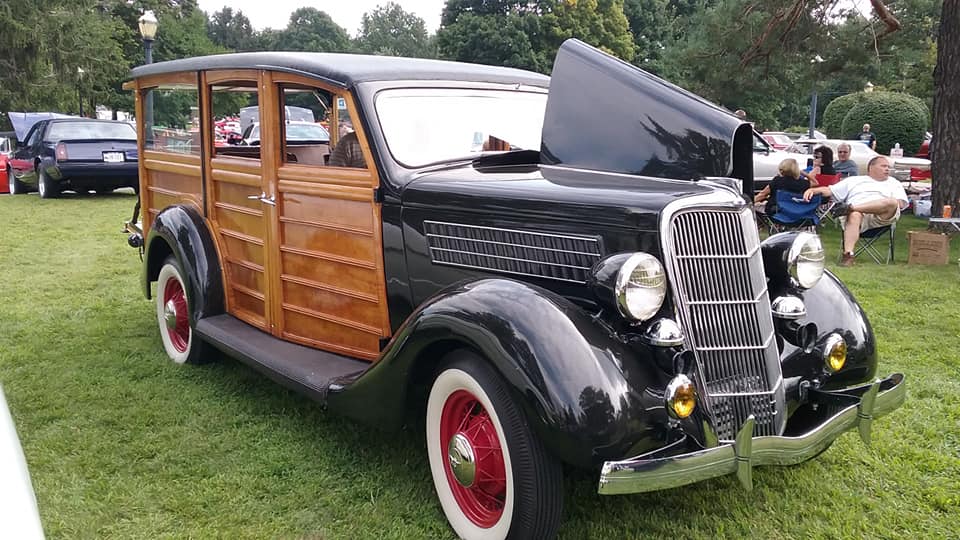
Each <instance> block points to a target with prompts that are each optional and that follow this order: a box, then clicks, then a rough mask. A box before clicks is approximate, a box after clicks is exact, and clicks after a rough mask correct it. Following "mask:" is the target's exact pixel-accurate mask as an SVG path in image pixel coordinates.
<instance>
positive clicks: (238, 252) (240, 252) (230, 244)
mask: <svg viewBox="0 0 960 540" xmlns="http://www.w3.org/2000/svg"><path fill="white" fill-rule="evenodd" d="M220 238H221V240H220V244H221V245H222V246H223V250H224V253H226V254H227V256H229V257H231V258H233V259H234V260H237V261H246V262H249V263H252V264H255V265H257V266H259V267H260V268H261V269H262V268H263V261H264V259H263V243H262V242H260V243H255V242H251V241H250V239H248V238H245V237H241V236H239V235H235V234H231V231H227V232H222V233H221V234H220Z"/></svg>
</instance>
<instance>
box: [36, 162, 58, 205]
mask: <svg viewBox="0 0 960 540" xmlns="http://www.w3.org/2000/svg"><path fill="white" fill-rule="evenodd" d="M37 191H39V192H40V198H41V199H54V198H56V197H57V196H58V195H60V186H59V185H58V184H57V183H56V182H54V181H53V180H51V179H50V177H49V176H47V173H46V172H44V170H43V167H40V168H39V169H37Z"/></svg>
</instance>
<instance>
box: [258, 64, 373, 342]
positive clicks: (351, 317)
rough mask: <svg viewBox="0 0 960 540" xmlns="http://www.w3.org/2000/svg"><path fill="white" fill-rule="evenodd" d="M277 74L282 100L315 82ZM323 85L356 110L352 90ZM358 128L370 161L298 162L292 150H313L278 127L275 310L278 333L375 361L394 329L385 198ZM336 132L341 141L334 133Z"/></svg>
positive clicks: (276, 85) (335, 120)
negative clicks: (377, 195)
mask: <svg viewBox="0 0 960 540" xmlns="http://www.w3.org/2000/svg"><path fill="white" fill-rule="evenodd" d="M272 77H273V79H274V81H273V82H274V87H273V88H274V91H275V92H276V93H277V96H278V99H280V100H283V99H284V95H285V92H286V91H288V90H289V88H290V86H291V85H293V84H295V83H299V84H300V85H301V86H300V88H304V87H305V86H303V85H309V84H315V82H314V81H311V80H309V79H307V80H305V79H301V78H299V77H296V76H293V75H287V74H279V73H274V74H272ZM325 91H327V92H329V93H330V95H332V96H333V98H334V99H333V100H331V101H332V102H338V101H339V100H338V99H336V98H341V97H342V98H343V99H344V101H342V102H341V103H345V104H346V105H347V107H348V110H350V111H354V110H355V109H354V104H353V101H352V100H351V97H350V95H349V94H344V93H335V92H334V91H333V90H330V89H326V90H325ZM278 110H282V109H280V108H278ZM338 116H340V115H339V114H338V111H337V109H336V108H334V110H333V111H331V116H330V117H329V118H328V120H330V122H329V125H330V126H337V125H338V120H339V119H340V118H338ZM352 118H356V116H355V115H354V116H352ZM353 127H354V129H355V130H356V131H357V136H358V139H359V141H360V144H361V147H362V150H363V155H364V157H365V161H366V165H367V166H366V167H362V168H361V167H350V168H348V167H334V166H327V165H324V164H323V163H322V161H320V162H317V161H312V162H310V163H304V161H305V160H303V159H300V160H297V161H298V162H294V161H295V160H296V157H295V156H297V155H298V154H300V155H304V154H308V152H304V151H303V150H304V149H303V148H302V147H297V145H296V144H295V143H293V144H291V143H290V142H289V141H285V139H284V136H283V131H282V130H278V131H279V135H280V138H281V139H282V141H281V142H282V145H280V146H282V148H283V151H282V152H278V153H277V156H276V157H277V173H276V186H275V188H274V191H273V192H274V193H276V203H277V204H276V208H275V211H276V216H277V219H276V222H275V224H274V226H275V227H276V229H275V232H274V234H275V237H276V238H277V243H276V248H277V249H276V257H277V270H278V272H279V276H278V286H279V290H278V291H277V292H278V302H277V305H276V306H275V307H276V312H275V315H276V318H277V319H276V320H277V330H278V333H279V337H282V338H284V339H287V340H290V341H294V342H298V343H301V344H305V345H309V346H313V347H317V348H320V349H324V350H329V351H333V352H337V353H341V354H346V355H350V356H352V357H355V358H364V359H370V360H374V359H376V358H377V356H378V355H379V353H380V344H381V340H382V338H385V337H387V336H389V335H390V324H389V318H388V313H387V302H386V285H385V280H384V271H383V243H382V240H381V221H380V204H379V203H377V202H376V201H375V200H374V189H375V188H376V187H378V186H379V178H378V176H377V172H376V167H375V166H374V165H373V160H372V158H371V155H370V149H369V147H368V146H367V144H366V142H365V140H366V138H365V136H364V134H363V129H362V126H361V125H360V123H359V122H354V126H353ZM335 129H336V128H333V129H331V131H335ZM331 135H332V139H333V140H332V141H331V142H332V143H336V142H337V134H336V133H331ZM331 146H332V145H331Z"/></svg>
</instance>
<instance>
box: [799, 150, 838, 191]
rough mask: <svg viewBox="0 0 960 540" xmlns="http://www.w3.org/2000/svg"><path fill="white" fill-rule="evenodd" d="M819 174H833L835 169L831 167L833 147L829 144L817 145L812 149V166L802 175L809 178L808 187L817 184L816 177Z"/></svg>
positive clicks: (835, 172)
mask: <svg viewBox="0 0 960 540" xmlns="http://www.w3.org/2000/svg"><path fill="white" fill-rule="evenodd" d="M821 174H828V175H831V176H832V175H835V174H837V171H836V170H834V168H833V149H832V148H830V147H829V146H818V147H816V148H814V150H813V168H812V169H811V170H810V171H809V172H806V173H804V176H806V177H807V179H808V180H810V187H815V186H817V185H819V181H818V180H817V177H818V176H819V175H821Z"/></svg>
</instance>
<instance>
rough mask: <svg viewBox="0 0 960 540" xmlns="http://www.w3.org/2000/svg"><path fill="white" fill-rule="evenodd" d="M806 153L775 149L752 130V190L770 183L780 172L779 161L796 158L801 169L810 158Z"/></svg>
mask: <svg viewBox="0 0 960 540" xmlns="http://www.w3.org/2000/svg"><path fill="white" fill-rule="evenodd" d="M811 157H812V156H809V155H807V154H799V153H796V152H787V151H781V150H775V149H774V148H773V147H772V146H770V145H769V144H767V141H765V140H763V138H762V137H761V136H760V135H759V134H757V133H756V132H754V134H753V190H754V192H757V191H760V190H761V189H763V188H764V187H766V186H767V184H769V183H770V180H772V179H773V177H774V176H777V175H779V174H780V162H781V161H783V160H785V159H787V158H793V159H795V160H797V165H799V166H800V169H803V168H804V167H806V166H807V159H808V158H811Z"/></svg>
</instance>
